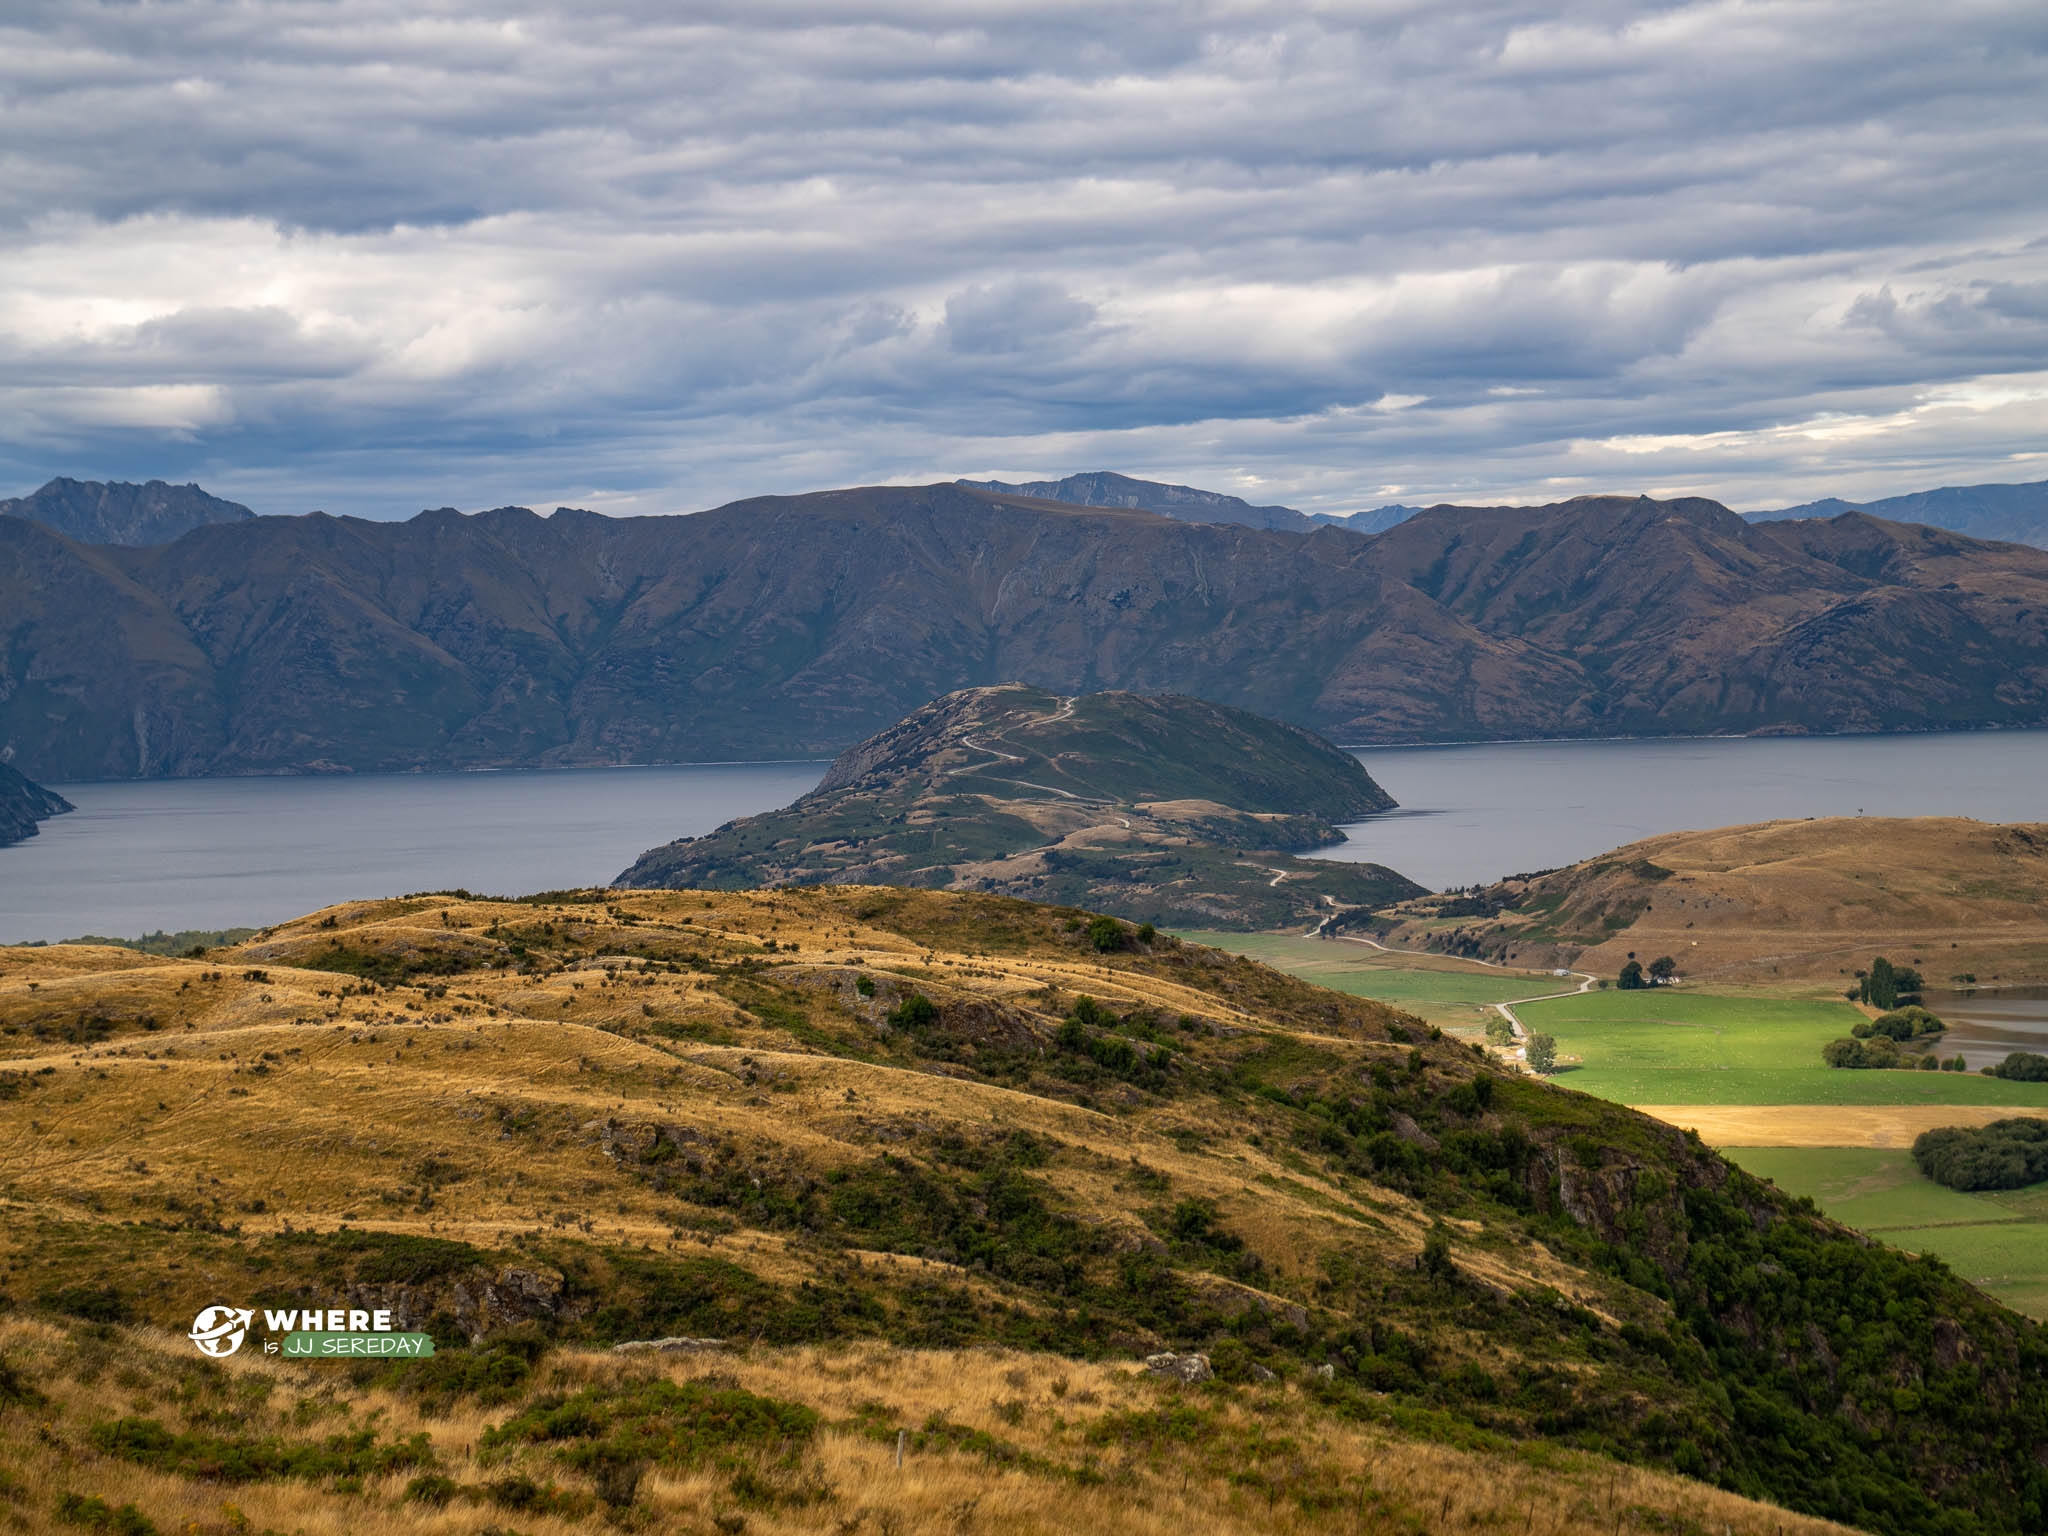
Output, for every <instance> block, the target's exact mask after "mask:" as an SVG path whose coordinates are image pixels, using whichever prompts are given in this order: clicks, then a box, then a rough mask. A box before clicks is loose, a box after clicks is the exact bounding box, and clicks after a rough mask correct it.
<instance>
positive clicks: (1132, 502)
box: [955, 469, 1315, 532]
mask: <svg viewBox="0 0 2048 1536" xmlns="http://www.w3.org/2000/svg"><path fill="white" fill-rule="evenodd" d="M955 483H956V484H959V485H964V486H967V487H969V488H970V489H972V490H977V491H995V492H997V493H999V494H1001V495H1005V496H1033V497H1036V498H1038V499H1039V500H1041V501H1063V502H1066V503H1068V504H1069V505H1072V506H1077V507H1132V508H1135V509H1136V510H1138V511H1141V512H1157V513H1158V514H1159V515H1160V516H1162V517H1172V518H1178V519H1179V520H1180V521H1181V522H1184V523H1237V524H1240V525H1242V526H1244V527H1247V528H1284V529H1290V530H1296V531H1302V532H1306V531H1307V530H1308V529H1310V528H1313V527H1314V526H1315V523H1314V520H1313V519H1311V518H1310V517H1308V516H1307V514H1305V513H1301V512H1297V511H1295V510H1294V508H1292V507H1256V506H1253V505H1252V504H1251V503H1250V502H1248V501H1246V500H1245V499H1244V498H1243V497H1242V496H1230V495H1226V494H1225V493H1223V492H1222V491H1204V490H1201V489H1198V488H1197V487H1195V486H1192V485H1169V484H1167V483H1166V482H1165V481H1162V480H1135V479H1133V478H1131V476H1129V475H1120V474H1117V473H1116V472H1115V471H1113V470H1107V469H1096V470H1089V471H1088V472H1086V473H1084V474H1079V475H1068V476H1067V477H1066V479H1064V480H1026V481H1021V482H1016V483H1012V482H1010V481H1006V480H961V481H957V482H955Z"/></svg>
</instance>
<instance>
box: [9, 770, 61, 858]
mask: <svg viewBox="0 0 2048 1536" xmlns="http://www.w3.org/2000/svg"><path fill="white" fill-rule="evenodd" d="M73 809H75V807H74V806H73V805H72V804H71V802H70V801H69V800H66V799H65V798H64V797H63V796H62V795H57V794H52V793H51V792H50V791H49V790H47V789H45V788H43V786H42V785H40V784H37V783H35V782H34V781H33V780H31V779H25V778H23V777H22V776H21V774H20V773H18V772H17V771H16V770H15V769H13V768H10V767H9V766H8V765H7V764H5V763H0V848H4V847H6V846H7V845H8V844H9V843H18V842H20V841H21V840H22V839H23V838H25V837H34V836H35V835H36V823H37V822H39V821H47V820H48V819H49V818H50V817H52V816H61V815H63V814H64V813H65V812H66V811H69V810H73Z"/></svg>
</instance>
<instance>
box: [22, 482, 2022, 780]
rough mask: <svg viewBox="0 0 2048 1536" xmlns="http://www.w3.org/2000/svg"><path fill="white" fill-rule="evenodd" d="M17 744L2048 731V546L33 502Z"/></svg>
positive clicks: (888, 508)
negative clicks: (1064, 700)
mask: <svg viewBox="0 0 2048 1536" xmlns="http://www.w3.org/2000/svg"><path fill="white" fill-rule="evenodd" d="M0 612H4V613H6V614H8V615H9V625H8V628H7V630H6V632H5V634H4V637H0V747H5V746H8V745H11V746H12V747H13V748H14V751H15V753H16V761H18V762H19V763H20V765H21V766H22V767H23V768H24V770H26V771H28V772H29V773H31V774H34V775H38V776H41V777H44V778H49V779H62V778H93V777H121V776H129V775H144V776H148V775H163V774H172V775H183V774H199V773H279V772H328V771H358V772H362V771H384V770H390V771H396V770H406V769H414V768H459V767H486V766H535V765H554V764H568V763H606V762H654V761H705V760H717V759H734V758H771V757H794V756H809V755H821V756H822V755H828V754H830V753H835V752H838V751H839V750H841V749H843V748H844V747H845V746H846V745H848V744H849V743H850V742H853V741H857V740H860V739H862V738H864V737H866V736H868V735H870V734H872V733H873V732H875V731H877V730H879V729H881V728H883V727H884V726H886V725H888V724H889V723H890V722H892V721H895V720H897V719H900V718H901V717H902V716H903V715H905V714H906V713H908V712H909V711H910V710H911V709H913V708H915V707H917V706H918V705H919V704H921V703H922V702H924V701H925V700H928V699H931V698H934V697H937V696H938V695H940V694H942V693H945V692H948V691H950V690H952V689H955V688H959V687H963V686H977V685H987V684H993V683H998V682H1003V681H1007V680H1010V679H1022V680H1023V681H1026V682H1029V683H1031V684H1033V685H1034V686H1038V687H1042V688H1046V689H1049V690H1051V691H1054V692H1057V693H1060V694H1077V693H1090V692H1097V691H1102V690H1105V689H1128V690H1133V691H1139V692H1159V693H1167V692H1173V693H1188V694H1194V695H1197V696H1200V697H1203V698H1209V699H1213V700H1215V701H1216V702H1218V703H1224V704H1231V705H1234V706H1237V707H1241V708H1249V709H1255V710H1257V711H1259V712H1260V713H1263V714H1267V715H1271V716H1275V717H1277V718H1280V719H1284V720H1287V721H1289V722H1291V723H1294V724H1298V725H1303V726H1306V727H1309V728H1311V729H1314V730H1317V731H1320V732H1322V733H1323V734H1325V735H1328V736H1330V737H1332V738H1333V739H1335V740H1339V741H1347V742H1362V741H1374V740H1378V741H1388V740H1439V741H1442V740H1471V739H1486V738H1499V737H1515V736H1531V735H1557V736H1598V735H1609V734H1651V735H1654V734H1668V733H1674V732H1679V733H1697V732H1717V731H1876V730H1891V729H1901V730H1905V729H1911V730H1922V729H1933V728H1937V727H1952V726H1984V725H2034V724H2039V723H2042V722H2043V721H2048V553H2044V552H2039V551H2034V550H2028V549H2022V548H2019V547H2016V546H2011V545H1991V544H1982V543H1978V542H1976V541H1973V540H1969V539H1966V538H1964V537H1963V536H1962V535H1959V534H1952V533H1943V532H1939V531H1934V530H1926V529H1917V528H1910V527H1903V526H1899V525H1894V524H1889V523H1884V522H1881V521H1878V520H1876V519H1871V518H1867V517H1861V516H1856V515H1851V516H1847V517H1843V518H1838V519H1835V520H1833V521H1831V522H1826V523H1806V522H1795V523H1779V524H1759V525H1751V524H1748V523H1745V522H1744V521H1743V520H1742V519H1740V518H1738V517H1736V516H1735V515H1734V514H1732V513H1730V512H1728V511H1727V510H1726V509H1724V508H1722V507H1719V506H1718V505H1716V504H1715V503H1712V502H1655V501H1649V500H1646V499H1640V498H1638V499H1630V498H1623V497H1614V498H1588V499H1582V500H1578V501H1573V502H1566V503H1562V504H1560V505H1558V506H1554V507H1544V508H1491V509H1485V508H1480V509H1474V508H1456V507H1437V508H1432V509H1430V510H1429V511H1427V512H1424V513H1422V514H1419V515H1418V516H1416V517H1413V518H1411V519H1409V520H1408V521H1406V522H1404V523H1402V524H1400V525H1399V526H1397V527H1395V528H1393V529H1390V530H1389V531H1388V532H1386V533H1384V534H1381V535H1379V536H1377V537H1375V538H1371V539H1367V538H1363V537H1360V536H1358V535H1355V534H1350V533H1345V532H1342V531H1340V530H1337V529H1334V528H1322V529H1319V530H1317V531H1316V532H1314V533H1308V534H1297V533H1284V532H1271V531H1263V530H1258V529H1251V528H1242V527H1235V526H1230V525H1223V524H1198V523H1181V522H1174V521H1171V520H1169V519H1165V518H1160V517H1155V516H1152V515H1150V514H1148V513H1144V512H1138V511H1130V510H1122V509H1112V508H1098V509H1089V508H1080V507H1070V506H1062V505H1059V504H1057V503H1051V502H1042V501H1031V500H1026V499H1021V498H1005V497H1001V496H997V495H994V494H993V493H989V492H981V491H973V490H968V489H965V488H962V487H959V486H950V485H942V486H929V487H879V488H869V489H865V490H854V491H839V492H827V493H821V494H818V495H813V496H800V497H776V498H764V499H761V500H757V501H749V502H740V503H736V504H734V505H732V506H729V507H725V508H721V509H719V510H718V511H715V512H706V513H699V514H697V515H695V516H691V517H665V518H635V519H616V520H614V519H609V518H602V517H597V516H594V515H592V514H589V513H578V512H567V511H564V512H558V513H556V514H555V515H554V516H553V517H550V518H539V517H536V516H534V515H533V514H532V513H530V512H526V511H523V510H520V509H517V508H507V509H501V510H499V511H496V512H489V513H482V514H479V515H476V516H473V517H465V516H462V515H461V514H458V513H455V512H453V511H441V512H433V513H425V514H422V515H421V516H419V517H417V518H414V519H412V520H411V521H410V522H406V523H399V524H392V523H371V522H363V521H359V520H355V519H348V518H333V517H327V516H324V515H320V514H314V515H312V516H308V517H302V518H258V519H256V520H254V521H251V522H246V523H237V524H234V525H224V526H214V527H207V528H201V529H198V530H195V531H194V532H192V533H190V534H188V535H186V536H185V537H184V538H182V539H180V540H178V541H177V542H176V543H174V544H171V545H168V546H165V547H163V548H159V549H147V550H129V549H117V548H95V547H85V546H81V545H78V544H75V543H71V542H68V541H66V540H63V539H62V538H60V537H59V536H57V535H55V534H53V533H51V532H49V531H48V530H46V529H44V528H42V527H40V526H39V525H36V524H34V523H30V522H27V521H24V520H21V519H15V518H0Z"/></svg>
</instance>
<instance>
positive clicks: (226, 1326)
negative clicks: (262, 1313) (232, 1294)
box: [187, 1307, 256, 1360]
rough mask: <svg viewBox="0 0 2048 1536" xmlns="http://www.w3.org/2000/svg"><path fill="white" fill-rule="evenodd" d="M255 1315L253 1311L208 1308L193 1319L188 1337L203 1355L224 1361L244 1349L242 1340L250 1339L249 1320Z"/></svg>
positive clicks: (236, 1308)
mask: <svg viewBox="0 0 2048 1536" xmlns="http://www.w3.org/2000/svg"><path fill="white" fill-rule="evenodd" d="M255 1315H256V1314H255V1312H254V1310H253V1309H250V1310H244V1309H242V1308H240V1307H208V1308H206V1309H205V1310H204V1311H203V1312H201V1313H200V1314H199V1315H198V1316H197V1317H195V1318H193V1319H192V1332H191V1333H190V1334H188V1335H187V1337H188V1338H190V1339H191V1340H192V1342H193V1343H194V1344H196V1345H198V1346H199V1351H200V1353H201V1354H206V1355H211V1356H213V1357H214V1358H215V1359H216V1360H224V1359H226V1358H227V1357H228V1356H229V1355H232V1354H233V1353H234V1352H235V1351H236V1350H238V1349H240V1348H241V1347H242V1340H243V1339H244V1338H246V1337H248V1333H249V1320H250V1318H252V1317H254V1316H255Z"/></svg>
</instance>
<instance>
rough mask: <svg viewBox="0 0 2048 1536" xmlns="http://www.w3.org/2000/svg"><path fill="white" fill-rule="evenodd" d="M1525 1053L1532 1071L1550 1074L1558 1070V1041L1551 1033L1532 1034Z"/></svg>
mask: <svg viewBox="0 0 2048 1536" xmlns="http://www.w3.org/2000/svg"><path fill="white" fill-rule="evenodd" d="M1524 1054H1525V1055H1526V1056H1527V1058H1528V1062H1529V1070H1530V1071H1532V1072H1542V1073H1545V1074H1548V1073H1551V1072H1555V1071H1556V1070H1557V1041H1556V1040H1555V1039H1554V1038H1553V1037H1551V1036H1549V1035H1531V1036H1530V1037H1529V1045H1528V1049H1527V1051H1526V1052H1525V1053H1524Z"/></svg>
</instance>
